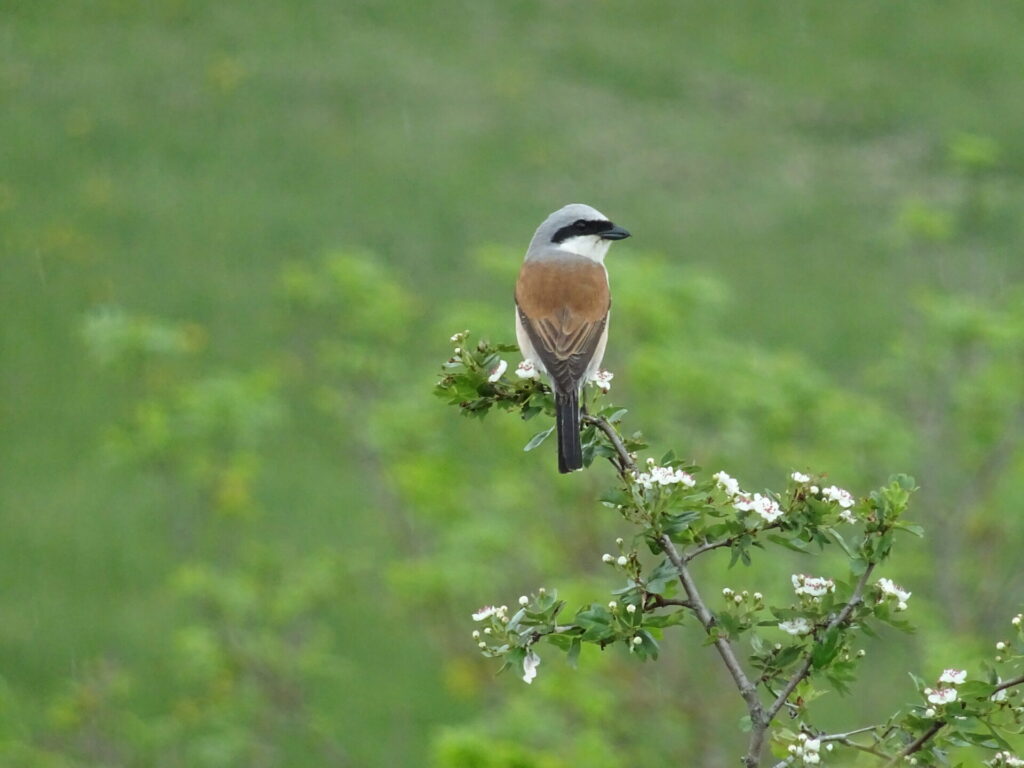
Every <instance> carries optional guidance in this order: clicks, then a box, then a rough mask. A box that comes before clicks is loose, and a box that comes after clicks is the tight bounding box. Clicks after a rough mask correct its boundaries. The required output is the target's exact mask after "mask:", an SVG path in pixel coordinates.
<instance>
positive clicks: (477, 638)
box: [473, 629, 480, 640]
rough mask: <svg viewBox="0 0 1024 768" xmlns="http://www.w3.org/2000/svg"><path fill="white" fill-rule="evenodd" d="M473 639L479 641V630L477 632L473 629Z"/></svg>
mask: <svg viewBox="0 0 1024 768" xmlns="http://www.w3.org/2000/svg"><path fill="white" fill-rule="evenodd" d="M473 639H474V640H479V639H480V630H478V629H474V630H473Z"/></svg>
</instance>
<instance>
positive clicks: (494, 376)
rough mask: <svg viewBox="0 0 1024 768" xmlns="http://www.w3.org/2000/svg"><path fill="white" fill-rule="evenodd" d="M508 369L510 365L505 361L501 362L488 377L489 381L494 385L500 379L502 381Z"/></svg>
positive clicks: (492, 369)
mask: <svg viewBox="0 0 1024 768" xmlns="http://www.w3.org/2000/svg"><path fill="white" fill-rule="evenodd" d="M507 368H508V363H506V362H505V361H504V360H499V361H498V364H497V365H496V366H494V367H493V368H491V373H490V375H489V376H488V377H487V380H488V381H489V382H491V383H492V384H493V383H494V382H496V381H497V380H498V379H500V378H501V377H502V376H503V375H504V373H505V370H506V369H507Z"/></svg>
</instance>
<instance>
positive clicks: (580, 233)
mask: <svg viewBox="0 0 1024 768" xmlns="http://www.w3.org/2000/svg"><path fill="white" fill-rule="evenodd" d="M627 237H629V232H628V231H627V230H625V229H623V228H622V227H618V226H616V225H615V224H613V223H612V222H611V221H609V220H608V217H607V216H605V215H604V214H603V213H601V212H600V211H599V210H597V209H596V208H591V207H590V206H589V205H583V204H582V203H571V204H569V205H566V206H564V207H562V208H559V209H558V210H557V211H555V212H554V213H552V214H551V215H550V216H548V217H547V218H546V219H544V223H543V224H541V225H540V226H539V227H537V231H536V232H535V233H534V235H533V240H531V241H530V248H529V250H528V251H527V252H526V258H528V259H529V258H533V257H541V258H543V257H544V256H545V255H546V256H551V255H557V254H558V252H559V251H561V252H567V253H572V254H575V255H577V256H585V257H587V258H589V259H593V260H594V261H604V257H605V254H607V253H608V248H609V246H610V245H611V243H612V241H613V240H622V239H624V238H627Z"/></svg>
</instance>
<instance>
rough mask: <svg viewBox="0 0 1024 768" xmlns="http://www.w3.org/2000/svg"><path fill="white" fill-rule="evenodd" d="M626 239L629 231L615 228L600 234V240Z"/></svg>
mask: <svg viewBox="0 0 1024 768" xmlns="http://www.w3.org/2000/svg"><path fill="white" fill-rule="evenodd" d="M627 237H629V230H628V229H623V228H622V227H616V226H612V228H611V229H608V230H605V231H604V232H602V233H601V239H602V240H625V239H626V238H627Z"/></svg>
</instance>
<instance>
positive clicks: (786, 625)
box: [779, 616, 814, 635]
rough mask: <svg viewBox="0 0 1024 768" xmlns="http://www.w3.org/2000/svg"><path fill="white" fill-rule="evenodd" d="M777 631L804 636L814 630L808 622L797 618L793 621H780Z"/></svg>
mask: <svg viewBox="0 0 1024 768" xmlns="http://www.w3.org/2000/svg"><path fill="white" fill-rule="evenodd" d="M779 629H781V630H782V631H783V632H786V633H787V634H790V635H806V634H807V633H808V632H810V631H811V630H812V629H814V625H813V624H811V622H809V621H808V620H807V619H805V618H804V617H803V616H799V617H797V618H795V619H789V620H787V621H780V622H779Z"/></svg>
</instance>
